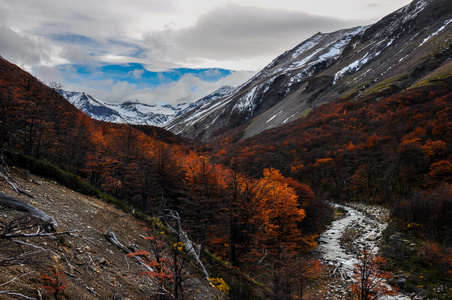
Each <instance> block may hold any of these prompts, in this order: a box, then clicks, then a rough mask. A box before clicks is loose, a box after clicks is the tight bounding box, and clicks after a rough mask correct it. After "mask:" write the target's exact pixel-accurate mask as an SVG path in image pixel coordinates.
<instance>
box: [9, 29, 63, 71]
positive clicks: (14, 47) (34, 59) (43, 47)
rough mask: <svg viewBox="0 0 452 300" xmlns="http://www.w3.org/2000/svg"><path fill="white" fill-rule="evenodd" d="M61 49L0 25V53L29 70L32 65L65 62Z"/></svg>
mask: <svg viewBox="0 0 452 300" xmlns="http://www.w3.org/2000/svg"><path fill="white" fill-rule="evenodd" d="M61 52H62V49H61V48H60V47H58V46H55V45H51V44H48V43H47V42H46V41H45V40H44V39H42V38H38V37H35V36H33V37H31V36H24V35H20V34H18V33H16V32H15V31H14V30H12V29H11V28H9V27H7V26H1V27H0V54H1V55H2V56H3V57H4V58H5V59H7V60H9V61H12V62H14V63H16V64H18V65H19V66H21V67H23V68H25V69H27V70H31V69H32V67H34V66H56V65H58V64H62V63H67V62H68V61H66V60H65V59H63V58H62V57H61V56H60V54H61Z"/></svg>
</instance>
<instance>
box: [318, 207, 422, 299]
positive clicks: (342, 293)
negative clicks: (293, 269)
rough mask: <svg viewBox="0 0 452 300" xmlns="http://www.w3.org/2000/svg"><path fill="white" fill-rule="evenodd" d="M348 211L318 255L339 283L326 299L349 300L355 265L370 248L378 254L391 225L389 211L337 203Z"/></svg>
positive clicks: (322, 242)
mask: <svg viewBox="0 0 452 300" xmlns="http://www.w3.org/2000/svg"><path fill="white" fill-rule="evenodd" d="M333 205H334V206H335V207H336V208H337V209H340V210H343V211H345V214H344V216H343V217H342V218H340V219H338V220H336V221H334V222H333V223H332V224H331V225H330V227H329V228H328V230H326V231H325V232H324V233H323V234H322V235H321V236H320V238H319V240H318V242H319V244H318V246H317V248H316V252H317V253H318V254H319V256H320V258H321V260H322V261H323V262H324V263H326V264H329V265H331V266H332V270H333V271H332V274H331V275H332V276H336V277H339V280H337V279H335V280H331V281H329V285H331V286H329V287H328V291H329V292H328V293H327V297H326V298H325V299H345V298H346V295H347V293H348V286H349V285H350V284H351V283H352V279H351V277H352V274H353V270H354V264H356V263H357V262H358V260H357V256H359V253H360V252H361V251H362V250H363V249H364V248H365V247H367V248H368V249H371V251H372V252H373V253H374V254H377V253H378V250H379V242H380V240H381V239H382V232H383V230H384V229H385V228H386V226H387V219H388V217H389V211H388V210H386V209H384V208H382V207H379V206H370V205H364V204H347V205H342V204H333ZM382 299H385V300H409V299H420V298H413V297H410V296H407V295H404V294H399V295H397V296H391V297H386V298H382Z"/></svg>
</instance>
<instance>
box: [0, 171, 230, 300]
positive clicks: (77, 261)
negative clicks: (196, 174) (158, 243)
mask: <svg viewBox="0 0 452 300" xmlns="http://www.w3.org/2000/svg"><path fill="white" fill-rule="evenodd" d="M6 174H7V175H8V176H7V177H8V178H10V180H12V181H13V182H14V184H15V185H16V186H17V187H19V188H20V189H21V190H22V191H25V192H26V193H28V194H29V195H31V196H33V197H35V198H31V197H29V196H26V195H25V194H24V193H21V194H18V193H17V192H16V191H14V190H13V189H12V188H11V186H10V185H9V184H8V183H7V182H6V180H5V178H7V177H6V176H5V175H6ZM0 175H2V177H1V179H0V193H3V194H5V195H8V196H11V197H14V198H16V199H18V200H21V201H23V202H25V203H27V204H28V205H31V206H33V207H35V208H36V209H39V210H42V211H44V212H45V213H46V214H47V215H49V216H51V217H52V218H54V219H55V221H56V223H57V224H58V227H57V228H56V230H57V232H56V234H57V235H55V236H45V235H44V236H40V237H25V238H24V237H16V238H15V239H14V241H9V240H7V239H6V238H5V237H4V236H2V234H1V233H3V232H4V231H3V229H4V225H5V224H7V223H5V221H10V220H11V218H12V217H20V216H24V215H25V216H26V214H24V213H23V212H19V211H17V210H15V209H11V208H9V207H6V206H4V205H0V215H1V216H0V220H1V222H2V223H1V225H0V245H1V247H0V249H7V251H6V252H5V251H3V250H1V251H0V266H1V268H0V278H1V282H0V283H1V284H0V298H1V299H17V298H16V297H13V296H12V293H19V294H22V295H23V296H26V297H28V298H25V299H42V298H41V296H43V297H47V294H48V291H47V290H46V289H45V288H43V280H42V276H41V274H42V273H44V274H47V275H49V276H50V275H52V271H51V269H52V268H57V269H58V270H59V271H62V275H61V277H62V278H63V279H64V283H65V286H66V288H65V289H64V293H65V295H66V298H67V297H70V298H71V299H145V298H147V297H148V296H149V295H151V294H154V293H155V290H156V287H157V284H158V283H157V280H156V279H151V278H148V277H147V276H140V274H142V273H143V272H144V271H147V269H146V268H145V267H144V266H143V265H141V264H140V263H139V262H138V261H137V260H136V259H134V258H132V257H127V256H126V252H125V251H124V250H123V249H121V248H119V247H117V246H116V245H114V244H112V243H111V242H110V241H109V240H108V239H107V238H106V234H107V232H108V231H110V232H113V233H114V234H115V236H116V237H117V239H118V241H119V242H120V243H122V244H123V245H124V246H125V247H129V248H130V249H133V248H136V247H138V248H141V249H147V250H149V249H150V247H149V241H146V240H145V239H144V237H145V236H147V233H146V231H144V230H143V229H142V226H140V225H139V222H141V221H140V220H138V219H137V218H135V217H134V216H133V214H132V213H127V212H124V211H123V210H120V209H117V208H115V207H114V206H113V205H111V204H107V203H105V202H104V201H103V200H100V199H97V198H95V197H88V196H86V195H83V194H80V193H77V192H74V191H72V190H70V189H68V188H66V187H63V186H61V185H60V184H58V183H57V182H55V181H54V180H52V179H48V178H43V177H39V176H35V175H31V174H30V173H29V172H27V171H25V170H23V169H19V168H15V167H13V168H9V172H8V173H6V172H5V170H4V169H2V170H1V171H0ZM22 220H24V219H22ZM33 229H34V228H33ZM33 232H36V231H33ZM64 232H71V234H61V235H58V234H59V233H64ZM24 233H25V232H24ZM5 243H6V244H5ZM19 243H22V244H19ZM14 244H16V245H19V246H20V247H21V248H20V251H21V252H23V254H22V256H23V257H24V261H23V263H17V264H14V262H13V263H11V265H8V263H7V262H6V263H5V260H4V258H5V257H10V256H13V255H14V253H15V251H16V250H17V246H14ZM161 249H165V248H161ZM165 251H166V250H165ZM30 253H31V255H30ZM187 275H188V274H187ZM187 280H188V281H187V282H186V284H187V285H186V286H187V287H188V286H190V287H189V288H188V289H187V290H186V295H187V296H189V297H190V299H212V298H213V297H216V298H218V299H220V298H221V294H220V293H219V292H218V291H216V290H215V289H214V288H213V287H211V285H210V284H209V283H208V282H207V280H206V279H205V277H203V276H200V275H198V274H197V273H196V272H195V273H194V274H191V275H190V277H189V279H187ZM152 291H153V292H152ZM3 292H6V293H7V294H8V293H9V294H8V295H9V296H4V294H5V293H3ZM60 295H62V294H60ZM3 297H11V298H3ZM23 298H24V297H20V299H23ZM44 299H49V298H44ZM58 299H61V298H58Z"/></svg>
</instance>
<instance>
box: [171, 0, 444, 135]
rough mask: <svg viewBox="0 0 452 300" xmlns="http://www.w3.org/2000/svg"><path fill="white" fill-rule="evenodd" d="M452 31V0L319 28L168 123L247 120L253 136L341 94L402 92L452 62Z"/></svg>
mask: <svg viewBox="0 0 452 300" xmlns="http://www.w3.org/2000/svg"><path fill="white" fill-rule="evenodd" d="M451 36H452V2H451V1H450V0H430V1H426V0H415V1H413V2H412V3H411V4H409V5H407V6H405V7H403V8H401V9H399V10H397V11H396V12H394V13H392V14H390V15H388V16H387V17H385V18H383V19H382V20H380V21H379V22H377V23H375V24H373V25H370V26H364V27H356V28H351V29H344V30H339V31H336V32H333V33H317V34H315V35H314V36H312V37H311V38H309V39H307V40H306V41H304V42H302V43H301V44H299V45H298V46H296V47H295V48H294V49H292V50H290V51H287V52H285V53H283V54H282V55H280V56H279V57H277V58H276V59H275V60H274V61H273V62H271V63H270V64H269V65H268V66H267V67H265V68H264V69H263V70H262V71H260V72H259V73H258V74H256V75H255V76H254V77H253V78H252V79H250V80H249V81H247V82H245V83H244V84H242V85H241V86H239V87H237V88H236V89H235V91H234V93H232V94H229V95H227V96H225V97H222V98H218V99H217V100H215V101H211V102H209V103H206V104H204V105H201V106H198V107H197V108H196V109H193V110H191V111H189V112H187V113H184V114H182V115H180V116H178V117H177V118H175V119H173V120H172V121H170V123H169V124H168V125H166V126H165V128H166V129H168V130H170V131H172V132H173V133H176V134H179V135H182V136H184V137H188V138H193V139H198V140H201V141H210V140H212V139H215V138H217V137H219V136H220V135H222V134H226V133H227V132H228V130H231V129H234V128H237V127H240V128H241V129H240V130H241V132H242V133H241V139H245V138H247V137H251V136H253V135H256V134H258V133H260V132H262V131H264V130H266V129H270V128H275V127H278V126H281V125H284V124H287V123H289V122H291V121H293V120H295V119H297V118H300V117H303V116H304V115H306V114H307V113H308V112H309V111H310V110H312V109H314V108H315V107H317V106H319V105H321V104H323V103H326V102H330V101H333V100H335V99H338V98H341V97H354V96H356V95H363V94H372V93H373V94H375V93H394V92H398V91H401V90H403V89H406V88H408V87H410V86H413V85H415V84H416V83H418V82H420V81H422V80H423V79H424V78H426V77H428V76H435V74H438V73H441V72H448V70H450V69H451V64H452V62H451V59H450V58H451V53H452V45H451V41H452V40H451ZM236 131H237V130H236Z"/></svg>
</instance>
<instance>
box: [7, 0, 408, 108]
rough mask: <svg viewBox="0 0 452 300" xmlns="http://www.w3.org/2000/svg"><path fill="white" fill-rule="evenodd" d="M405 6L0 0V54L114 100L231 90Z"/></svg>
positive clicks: (291, 0)
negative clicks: (307, 43)
mask: <svg viewBox="0 0 452 300" xmlns="http://www.w3.org/2000/svg"><path fill="white" fill-rule="evenodd" d="M409 2H410V1H409V0H342V1H337V0H316V1H312V0H309V1H308V0H127V1H125V0H76V1H74V0H0V55H1V56H2V57H3V58H5V59H7V60H8V61H10V62H12V63H15V64H17V65H18V66H20V67H21V68H23V69H25V70H26V71H28V72H30V73H32V74H33V75H34V76H36V77H37V78H39V79H40V80H42V81H44V82H47V83H50V82H57V83H59V84H62V86H63V88H64V89H65V90H69V91H83V92H87V93H89V94H90V95H92V96H94V97H95V98H98V99H101V100H104V101H107V102H112V103H121V102H123V101H126V100H139V101H141V102H144V103H155V104H168V103H169V104H177V103H181V102H192V101H196V100H198V99H200V98H202V97H203V96H205V95H207V94H209V93H211V92H213V91H215V90H216V89H218V88H220V87H221V86H223V85H231V86H238V85H240V84H241V83H243V82H245V81H246V80H248V79H249V78H250V77H251V76H253V75H254V74H255V73H256V72H258V71H260V70H261V69H262V68H264V67H265V66H266V65H267V64H269V63H270V62H271V61H272V60H273V59H274V58H276V57H277V56H278V55H280V54H282V53H283V52H284V51H286V50H290V49H292V48H293V47H295V46H296V45H298V44H299V43H301V42H303V41H304V40H306V39H307V38H309V37H311V36H312V35H314V34H316V33H317V32H333V31H336V30H339V29H344V28H350V27H354V26H363V25H369V24H372V23H375V22H377V21H378V20H380V19H381V18H383V17H384V16H386V15H387V14H389V13H391V12H393V11H395V10H397V9H399V8H401V7H403V6H405V5H407V4H408V3H409Z"/></svg>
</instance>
